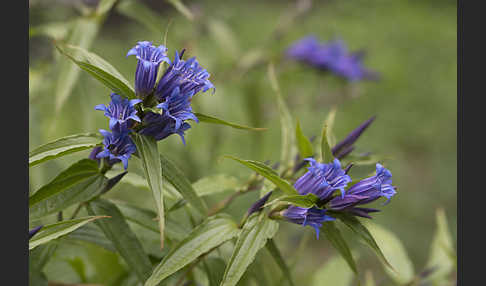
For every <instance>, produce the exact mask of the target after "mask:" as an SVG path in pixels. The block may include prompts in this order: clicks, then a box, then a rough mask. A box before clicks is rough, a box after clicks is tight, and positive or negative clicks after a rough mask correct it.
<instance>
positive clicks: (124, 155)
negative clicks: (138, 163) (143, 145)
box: [96, 125, 137, 170]
mask: <svg viewBox="0 0 486 286" xmlns="http://www.w3.org/2000/svg"><path fill="white" fill-rule="evenodd" d="M99 131H100V133H101V135H103V137H104V139H103V145H104V149H103V151H101V152H99V153H98V154H97V155H96V158H108V160H110V161H121V162H122V163H123V167H124V168H125V170H126V169H127V168H128V159H129V158H130V156H131V155H132V154H133V153H135V152H136V151H137V147H136V146H135V144H134V143H133V141H132V139H131V138H130V136H129V132H130V130H129V129H124V128H122V126H120V125H115V127H114V128H113V130H112V131H113V132H109V131H106V130H103V129H100V130H99Z"/></svg>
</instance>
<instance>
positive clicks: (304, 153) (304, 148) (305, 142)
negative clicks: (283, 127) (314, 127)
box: [295, 120, 314, 158]
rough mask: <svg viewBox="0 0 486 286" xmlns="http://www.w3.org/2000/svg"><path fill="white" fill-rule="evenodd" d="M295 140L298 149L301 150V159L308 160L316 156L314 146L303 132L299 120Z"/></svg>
mask: <svg viewBox="0 0 486 286" xmlns="http://www.w3.org/2000/svg"><path fill="white" fill-rule="evenodd" d="M295 139H296V141H297V147H298V148H299V154H300V157H301V158H308V157H311V156H312V155H314V150H313V148H312V144H311V142H310V140H309V138H307V137H306V136H305V135H304V133H303V132H302V129H301V128H300V123H299V121H298V120H297V126H296V127H295Z"/></svg>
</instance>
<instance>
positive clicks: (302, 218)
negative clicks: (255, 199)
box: [282, 206, 335, 239]
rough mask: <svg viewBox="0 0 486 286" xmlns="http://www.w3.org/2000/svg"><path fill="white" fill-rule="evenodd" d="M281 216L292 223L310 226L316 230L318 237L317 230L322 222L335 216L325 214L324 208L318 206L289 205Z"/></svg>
mask: <svg viewBox="0 0 486 286" xmlns="http://www.w3.org/2000/svg"><path fill="white" fill-rule="evenodd" d="M282 215H283V217H284V218H285V219H286V220H288V221H290V222H293V223H296V224H300V225H302V226H306V225H309V226H312V227H313V228H314V229H315V231H316V236H317V238H318V239H319V230H320V228H321V227H322V223H323V222H325V221H332V220H335V218H333V217H331V216H328V215H326V210H325V209H319V208H315V207H313V208H302V207H297V206H290V207H289V208H288V209H286V210H285V211H283V213H282Z"/></svg>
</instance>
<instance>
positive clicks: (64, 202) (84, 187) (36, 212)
mask: <svg viewBox="0 0 486 286" xmlns="http://www.w3.org/2000/svg"><path fill="white" fill-rule="evenodd" d="M107 185H108V179H107V178H105V177H104V176H103V174H101V173H100V172H99V170H98V163H97V162H96V161H94V160H90V159H82V160H80V161H78V162H76V163H74V164H73V165H71V166H70V167H69V168H68V169H66V170H64V171H63V172H61V173H60V174H59V175H58V176H57V177H56V178H54V180H52V181H51V182H49V183H48V184H47V185H44V186H43V187H41V188H40V189H39V190H38V191H36V192H35V193H34V194H33V195H32V196H31V197H30V198H29V216H30V219H35V218H40V217H43V216H46V215H49V214H52V213H55V212H58V211H61V210H63V209H65V208H67V207H69V206H71V205H74V204H77V203H82V202H85V201H88V200H90V199H92V198H94V197H95V196H97V195H99V194H101V193H102V192H103V191H104V190H105V189H106V187H107Z"/></svg>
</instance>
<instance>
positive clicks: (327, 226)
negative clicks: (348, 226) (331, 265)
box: [321, 221, 358, 275]
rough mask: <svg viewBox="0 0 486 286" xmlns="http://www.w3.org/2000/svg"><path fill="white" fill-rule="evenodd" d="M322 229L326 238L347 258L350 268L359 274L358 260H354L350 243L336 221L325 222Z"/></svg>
mask: <svg viewBox="0 0 486 286" xmlns="http://www.w3.org/2000/svg"><path fill="white" fill-rule="evenodd" d="M321 230H322V232H324V234H325V235H326V238H327V239H328V240H329V242H330V243H331V244H332V246H333V247H334V248H335V249H336V250H337V251H338V252H339V254H341V256H342V257H343V258H344V260H346V263H347V264H348V266H349V268H351V270H353V272H354V273H355V274H356V275H358V270H357V268H356V262H355V261H354V258H353V255H352V254H351V250H350V249H349V246H348V244H347V243H346V241H345V240H344V238H343V236H342V235H341V232H340V231H339V229H338V228H337V227H336V223H335V222H333V221H326V222H323V223H322V227H321Z"/></svg>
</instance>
